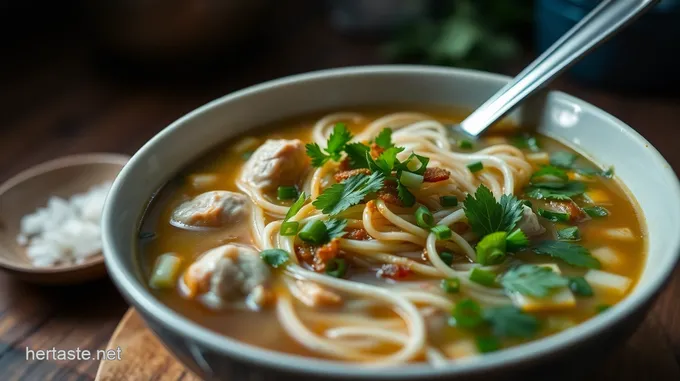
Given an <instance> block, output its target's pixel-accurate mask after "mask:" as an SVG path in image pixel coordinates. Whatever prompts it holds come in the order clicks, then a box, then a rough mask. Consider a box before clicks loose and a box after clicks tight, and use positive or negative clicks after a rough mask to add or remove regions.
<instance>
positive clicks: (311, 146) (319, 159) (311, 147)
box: [305, 143, 331, 167]
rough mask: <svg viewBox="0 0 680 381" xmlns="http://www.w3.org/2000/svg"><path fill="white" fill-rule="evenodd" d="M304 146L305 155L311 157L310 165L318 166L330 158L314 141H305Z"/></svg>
mask: <svg viewBox="0 0 680 381" xmlns="http://www.w3.org/2000/svg"><path fill="white" fill-rule="evenodd" d="M305 148H306V150H307V156H309V157H310V158H311V159H312V167H320V166H322V165H324V164H325V163H326V162H327V161H328V160H329V159H330V158H331V157H330V156H328V155H326V154H325V153H323V151H321V147H319V145H318V144H316V143H307V144H305Z"/></svg>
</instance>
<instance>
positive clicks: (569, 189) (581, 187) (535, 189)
mask: <svg viewBox="0 0 680 381" xmlns="http://www.w3.org/2000/svg"><path fill="white" fill-rule="evenodd" d="M585 191H586V186H585V184H583V183H581V182H578V181H569V182H566V183H563V184H556V183H538V184H534V185H532V186H530V187H528V188H527V189H526V196H527V197H529V198H534V199H536V200H543V199H546V200H558V201H559V200H571V198H572V197H574V196H578V195H580V194H583V192H585Z"/></svg>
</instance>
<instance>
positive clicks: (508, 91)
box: [454, 0, 659, 138]
mask: <svg viewBox="0 0 680 381" xmlns="http://www.w3.org/2000/svg"><path fill="white" fill-rule="evenodd" d="M658 2H659V0H605V1H602V2H601V3H600V5H598V6H597V7H596V8H595V9H593V10H592V12H590V13H589V14H588V15H586V17H584V18H583V19H582V20H581V21H580V22H579V23H578V24H576V25H575V26H574V27H573V28H571V30H569V31H568V32H567V33H566V34H565V35H564V36H562V37H561V38H560V39H559V40H557V41H556V42H555V43H554V44H553V45H552V46H551V47H550V48H549V49H548V50H546V51H545V52H544V53H543V54H541V55H540V56H539V57H538V58H536V60H534V62H532V63H531V64H530V65H529V66H527V67H526V68H525V69H524V70H522V72H521V73H519V74H518V75H517V76H516V77H515V78H514V79H513V80H512V81H511V82H510V83H508V84H507V85H505V86H503V88H502V89H500V90H499V91H498V92H497V93H496V94H494V96H492V97H491V98H489V100H487V101H486V102H484V104H482V105H481V106H480V107H479V108H477V109H476V110H475V111H474V112H473V113H472V114H470V115H469V116H468V117H467V118H465V120H463V121H462V122H460V124H459V125H457V126H455V127H454V128H455V129H454V131H456V132H462V133H463V134H465V135H467V136H468V137H471V138H476V137H478V136H479V135H480V134H481V133H482V132H484V131H485V130H486V129H487V128H489V127H490V126H491V125H492V124H493V123H495V122H496V121H498V120H499V119H500V118H502V117H503V116H504V115H506V114H507V113H508V112H510V111H511V110H512V109H513V108H515V107H516V106H517V105H518V104H519V103H520V102H522V101H523V100H525V99H526V98H527V97H528V96H530V95H532V94H534V93H535V92H536V91H537V90H539V89H541V88H542V87H544V86H545V85H547V84H548V83H550V81H552V80H553V79H554V78H555V77H556V76H557V75H558V74H560V73H562V72H563V71H564V70H565V69H567V68H568V67H570V66H571V65H572V64H574V63H576V62H577V61H578V60H580V59H581V58H582V57H583V56H585V55H586V54H587V53H588V52H590V51H591V50H592V49H594V48H595V47H597V46H598V45H599V44H601V43H602V42H604V41H606V40H607V39H608V38H609V37H611V36H613V35H614V34H615V33H616V32H618V31H619V30H621V29H623V28H624V27H625V26H627V25H628V24H629V23H630V22H631V21H633V20H634V19H636V18H637V17H638V16H640V15H642V14H643V13H645V12H646V11H647V10H649V9H650V8H652V6H654V5H655V4H656V3H658Z"/></svg>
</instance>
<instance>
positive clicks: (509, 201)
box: [463, 185, 524, 236]
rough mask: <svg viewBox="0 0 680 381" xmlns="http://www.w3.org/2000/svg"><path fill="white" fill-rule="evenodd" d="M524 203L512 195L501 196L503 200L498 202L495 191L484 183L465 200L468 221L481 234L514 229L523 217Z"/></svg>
mask: <svg viewBox="0 0 680 381" xmlns="http://www.w3.org/2000/svg"><path fill="white" fill-rule="evenodd" d="M523 205H524V204H523V203H522V202H521V201H519V200H518V199H517V198H516V197H514V196H510V195H503V196H501V202H500V203H498V202H497V201H496V198H495V197H494V196H493V193H491V191H490V190H489V188H487V187H486V186H484V185H480V186H479V188H477V191H476V192H475V195H474V196H472V195H471V194H468V195H467V196H466V197H465V201H463V206H464V208H465V216H466V217H467V219H468V223H469V224H470V226H471V227H472V231H474V232H475V233H477V234H478V235H479V236H485V235H487V234H491V233H494V232H498V231H506V232H509V231H511V230H512V229H514V228H515V226H516V225H517V222H519V220H520V219H521V218H522V213H523V208H522V206H523Z"/></svg>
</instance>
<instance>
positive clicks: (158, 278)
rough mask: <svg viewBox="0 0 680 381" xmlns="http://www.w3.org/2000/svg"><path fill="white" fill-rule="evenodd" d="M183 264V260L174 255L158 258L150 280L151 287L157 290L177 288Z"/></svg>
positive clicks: (164, 255)
mask: <svg viewBox="0 0 680 381" xmlns="http://www.w3.org/2000/svg"><path fill="white" fill-rule="evenodd" d="M181 263H182V260H181V259H180V258H179V257H177V256H175V255H173V254H163V255H161V256H160V257H158V259H157V260H156V265H155V266H154V268H153V272H152V273H151V279H149V286H150V287H151V288H154V289H157V290H158V289H163V288H173V287H175V282H176V281H177V277H178V276H179V272H180V265H181Z"/></svg>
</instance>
